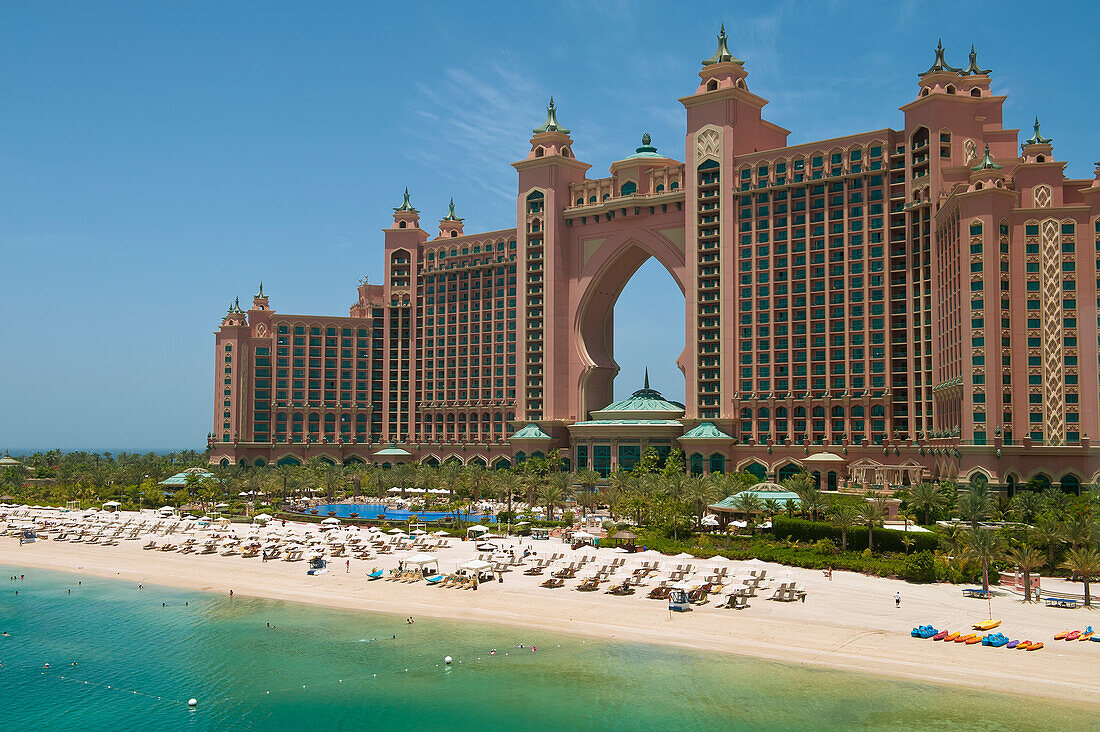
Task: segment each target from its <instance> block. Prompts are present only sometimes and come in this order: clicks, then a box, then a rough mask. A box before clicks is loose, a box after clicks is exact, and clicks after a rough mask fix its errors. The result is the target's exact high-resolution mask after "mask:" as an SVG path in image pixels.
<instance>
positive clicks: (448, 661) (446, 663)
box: [39, 643, 561, 709]
mask: <svg viewBox="0 0 1100 732" xmlns="http://www.w3.org/2000/svg"><path fill="white" fill-rule="evenodd" d="M553 648H561V644H560V643H559V644H555V645H554V646H553ZM547 650H552V649H551V648H547ZM511 652H523V653H537V652H539V651H538V646H533V645H527V644H522V645H518V646H511V647H510V648H509V650H508V651H504V652H503V653H501V652H498V651H497V650H496V649H495V648H494V649H492V650H491V651H489V652H487V653H486V654H485V655H484V656H475V657H474V658H473V659H471V660H469V661H463V659H458V660H455V659H453V658H451V656H445V657H444V659H443V660H441V661H440V662H439V663H437V664H435V665H434V666H433V668H439V667H441V666H442V667H443V668H445V669H446V670H447V671H448V672H450V671H451V669H453V668H454V667H455V666H458V665H462V664H463V663H477V662H478V661H487V660H489V659H490V658H495V657H498V656H509V655H511ZM542 652H543V653H545V652H546V651H542ZM422 670H423V669H413V668H411V667H410V668H403V669H394V670H392V671H382V672H373V673H370V674H364V675H362V676H353V677H349V678H346V679H335V680H333V681H318V682H314V683H311V684H301V685H296V686H288V687H286V688H282V689H268V690H266V691H264V692H263V693H262V694H261V696H268V695H270V694H271V693H273V692H274V693H276V694H281V693H285V692H290V691H298V690H301V689H315V688H318V687H323V686H334V685H339V684H343V683H344V682H345V681H349V682H351V681H364V680H369V679H376V678H378V676H379V673H381V675H382V676H386V675H390V674H407V673H409V672H410V671H413V673H417V672H421V671H422ZM47 671H48V670H41V669H39V674H40V675H41V676H44V677H47V678H55V679H60V680H62V681H68V682H70V683H73V684H80V685H84V686H94V687H96V688H99V689H105V690H110V691H117V692H119V693H121V694H130V695H133V696H143V697H147V698H149V699H153V700H155V701H163V702H168V703H170V704H177V705H179V706H185V707H189V708H192V709H194V708H196V707H197V705H198V701H197V699H195V698H193V697H192V698H189V699H175V698H173V697H170V696H164V695H163V694H152V693H149V692H145V691H137V690H135V689H127V688H124V687H121V686H118V685H117V684H108V683H104V682H102V681H89V680H87V679H78V678H76V677H73V676H66V675H64V674H58V675H56V676H55V675H53V674H49V673H48V672H47ZM220 701H226V702H231V701H233V699H232V697H225V698H224V699H214V700H213V702H215V703H216V702H220Z"/></svg>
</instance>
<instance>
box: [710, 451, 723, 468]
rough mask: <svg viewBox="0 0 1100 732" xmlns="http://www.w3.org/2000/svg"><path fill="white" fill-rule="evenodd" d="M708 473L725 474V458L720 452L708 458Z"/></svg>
mask: <svg viewBox="0 0 1100 732" xmlns="http://www.w3.org/2000/svg"><path fill="white" fill-rule="evenodd" d="M709 467H710V472H711V473H725V472H726V456H725V455H723V454H722V453H720V452H716V453H714V454H713V455H711V456H710V466H709Z"/></svg>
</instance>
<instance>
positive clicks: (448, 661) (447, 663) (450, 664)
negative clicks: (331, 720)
mask: <svg viewBox="0 0 1100 732" xmlns="http://www.w3.org/2000/svg"><path fill="white" fill-rule="evenodd" d="M553 647H554V648H561V644H560V643H558V644H555V645H554V646H553ZM548 650H549V649H548ZM510 651H518V652H524V653H545V652H546V651H539V650H538V646H531V645H527V644H523V645H522V646H511V648H510ZM508 655H510V652H509V651H504V652H503V653H501V652H498V651H497V650H496V649H495V648H494V649H493V650H492V651H489V652H488V653H486V654H485V656H484V657H482V656H476V657H475V658H473V659H472V660H470V661H467V662H465V663H477V662H478V661H487V660H489V659H490V658H495V657H499V656H508ZM463 663H464V661H463V660H462V659H458V660H454V659H452V658H451V657H450V656H446V657H445V658H444V660H442V661H440V662H439V663H437V664H435V665H434V666H433V668H440V667H443V668H445V669H446V670H447V671H448V672H450V670H451V669H453V668H454V667H455V666H458V665H460V664H463ZM410 671H412V672H413V673H417V672H420V671H422V669H413V668H402V669H394V670H392V671H382V672H374V673H371V674H364V675H363V676H352V677H348V678H343V679H336V680H333V681H317V682H314V683H312V684H299V685H296V686H288V687H286V688H282V689H268V690H266V691H264V692H263V693H262V694H261V696H267V695H269V694H272V693H275V694H282V693H285V692H289V691H300V690H302V689H315V688H318V687H322V686H335V685H339V684H342V683H344V682H345V681H348V682H351V681H364V680H370V679H376V678H378V677H379V676H380V675H381V676H386V675H389V674H407V673H409V672H410Z"/></svg>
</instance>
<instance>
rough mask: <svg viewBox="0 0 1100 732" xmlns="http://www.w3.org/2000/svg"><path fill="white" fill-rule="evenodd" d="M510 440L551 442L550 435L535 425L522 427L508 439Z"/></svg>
mask: <svg viewBox="0 0 1100 732" xmlns="http://www.w3.org/2000/svg"><path fill="white" fill-rule="evenodd" d="M508 439H510V440H551V439H553V438H552V437H550V435H548V434H546V433H545V432H543V431H542V428H540V427H539V426H538V425H537V424H528V425H524V426H523V428H522V429H520V430H519V431H518V432H516V433H515V434H514V435H512V436H511V437H509V438H508Z"/></svg>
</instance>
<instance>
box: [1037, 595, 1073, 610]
mask: <svg viewBox="0 0 1100 732" xmlns="http://www.w3.org/2000/svg"><path fill="white" fill-rule="evenodd" d="M1043 601H1044V602H1045V603H1046V606H1047V607H1066V608H1070V609H1076V607H1077V606H1078V604H1079V603H1078V601H1077V600H1073V599H1070V598H1068V597H1050V596H1047V597H1046V598H1045V599H1044V600H1043Z"/></svg>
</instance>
